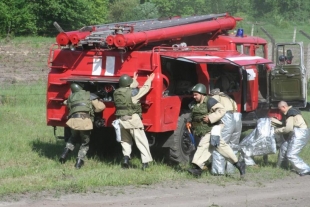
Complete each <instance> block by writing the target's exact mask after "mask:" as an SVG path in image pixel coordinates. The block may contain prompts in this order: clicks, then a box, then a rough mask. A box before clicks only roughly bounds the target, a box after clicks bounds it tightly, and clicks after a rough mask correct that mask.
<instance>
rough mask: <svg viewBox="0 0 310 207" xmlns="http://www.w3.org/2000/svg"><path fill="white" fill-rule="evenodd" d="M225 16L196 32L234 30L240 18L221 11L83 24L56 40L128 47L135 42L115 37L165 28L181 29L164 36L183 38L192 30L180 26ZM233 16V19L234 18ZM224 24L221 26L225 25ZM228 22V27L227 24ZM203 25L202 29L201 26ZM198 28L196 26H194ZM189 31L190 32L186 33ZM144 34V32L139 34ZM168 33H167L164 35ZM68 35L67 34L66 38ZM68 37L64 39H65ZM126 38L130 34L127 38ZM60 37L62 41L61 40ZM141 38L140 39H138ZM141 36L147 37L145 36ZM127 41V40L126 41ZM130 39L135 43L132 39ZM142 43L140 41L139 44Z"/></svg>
mask: <svg viewBox="0 0 310 207" xmlns="http://www.w3.org/2000/svg"><path fill="white" fill-rule="evenodd" d="M220 17H223V19H227V20H228V19H229V18H230V21H228V22H225V23H221V22H216V23H215V22H214V23H213V25H212V28H210V29H209V30H208V29H207V30H206V28H207V27H208V25H197V26H198V27H199V30H201V31H198V32H197V31H196V34H198V33H204V32H210V30H211V31H216V30H225V29H231V28H234V27H235V23H236V22H235V21H238V19H237V20H236V19H234V18H232V17H230V16H229V15H228V14H227V13H222V14H209V15H201V16H190V17H184V18H180V17H174V18H170V19H166V20H159V19H148V20H140V21H130V22H119V23H110V24H102V25H95V26H87V27H83V28H82V29H80V30H78V31H71V32H62V33H60V34H59V35H58V36H57V38H56V39H57V42H58V44H59V45H67V44H73V45H78V44H81V45H87V44H88V45H89V44H94V43H97V44H100V45H101V46H110V47H126V46H132V43H130V44H129V45H126V44H124V42H123V41H124V40H123V39H122V38H120V39H117V40H115V37H116V36H118V35H119V36H120V35H129V34H137V33H139V32H141V33H143V32H146V33H147V32H153V33H154V32H156V30H158V32H160V30H163V29H165V32H166V30H168V29H172V28H173V29H178V30H177V31H173V32H171V33H170V34H167V36H165V37H163V39H165V40H166V39H171V38H174V37H173V36H171V35H172V34H173V35H174V36H175V35H177V36H178V33H179V34H180V35H179V36H180V37H183V36H189V35H192V34H190V31H188V30H186V29H184V28H180V27H178V28H176V27H177V26H190V25H191V24H199V23H207V22H211V21H212V20H217V18H220ZM232 19H233V20H232ZM221 24H222V25H224V26H222V25H221ZM227 25H229V26H227ZM201 27H203V28H201ZM195 28H197V27H195ZM195 30H197V29H195ZM165 32H163V31H161V33H158V34H157V35H156V37H157V38H156V39H154V40H153V39H149V38H148V37H146V38H147V40H143V41H145V42H151V41H153V42H154V41H160V40H163V39H162V38H161V35H160V34H162V33H165ZM186 32H187V33H189V34H187V33H186ZM146 33H143V36H148V34H146ZM140 35H141V34H140ZM165 35H166V34H165ZM66 36H67V37H66ZM64 38H65V41H64ZM66 38H67V39H66ZM125 38H127V37H125ZM58 39H59V40H60V41H58ZM139 39H141V38H139ZM142 39H145V38H144V37H143V38H142ZM117 42H118V43H120V44H118V43H117ZM126 42H127V41H126ZM128 42H135V44H136V41H133V40H131V39H130V41H128ZM137 44H139V43H137Z"/></svg>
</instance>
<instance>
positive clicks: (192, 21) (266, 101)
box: [46, 14, 307, 162]
mask: <svg viewBox="0 0 310 207" xmlns="http://www.w3.org/2000/svg"><path fill="white" fill-rule="evenodd" d="M238 21H241V19H240V18H237V17H232V16H230V15H228V14H212V15H203V16H192V17H186V18H180V17H175V18H170V19H166V20H157V19H152V20H143V21H135V22H121V23H113V24H105V25H96V26H89V27H84V28H82V29H80V30H77V31H71V32H60V33H59V34H58V36H57V37H56V42H57V44H54V45H53V46H52V47H51V49H50V56H49V58H48V65H49V67H50V72H49V75H48V85H47V96H46V98H47V125H49V126H53V127H54V133H55V130H56V127H58V126H59V127H64V129H65V132H67V131H68V130H66V129H67V127H66V125H65V123H66V120H67V118H66V117H67V109H66V107H65V106H64V105H62V103H63V101H64V100H66V99H67V98H68V96H69V95H70V83H71V82H83V83H84V85H85V89H87V90H89V91H91V92H93V93H96V94H97V95H98V96H100V97H101V98H102V99H103V101H104V103H105V105H106V106H107V108H106V109H105V111H104V112H103V115H102V118H104V119H105V120H106V127H105V128H103V129H101V132H100V133H99V134H100V135H98V133H97V136H99V137H100V139H102V140H105V139H106V137H105V132H104V130H109V129H111V123H112V121H113V120H114V119H115V116H114V113H115V106H114V103H113V92H114V90H115V89H116V88H118V79H119V77H120V76H121V75H123V74H128V75H130V76H132V75H133V74H134V72H137V73H138V82H139V83H140V85H142V84H143V83H144V81H145V80H146V77H147V75H149V74H151V73H155V78H154V81H153V84H152V88H151V90H150V92H149V93H148V94H147V96H146V97H145V98H144V99H142V108H143V114H142V116H143V124H144V126H145V130H146V132H147V135H148V138H149V143H150V145H154V146H155V145H156V146H160V147H163V148H166V149H168V151H169V153H168V156H169V159H170V160H173V161H176V162H184V161H186V160H188V157H189V154H190V152H191V150H192V148H191V141H190V137H189V134H188V133H187V129H186V125H185V122H186V120H187V119H189V117H190V112H189V110H188V104H189V102H191V101H192V97H191V94H190V90H191V88H192V87H193V86H194V85H195V84H197V83H203V84H205V85H206V86H207V90H211V89H212V88H220V89H221V91H223V92H225V93H227V94H229V95H230V96H231V97H233V99H234V100H235V101H236V102H237V105H238V110H239V111H240V112H242V114H243V123H244V126H245V127H254V126H255V124H256V120H257V119H258V118H260V117H266V116H268V115H272V116H279V113H278V112H277V111H276V110H275V109H276V107H277V102H278V101H280V100H286V101H288V102H289V104H293V105H294V106H296V107H299V108H302V107H305V106H306V102H307V100H306V94H307V91H306V90H307V87H306V70H305V68H304V66H303V65H302V62H303V59H302V54H303V53H302V45H301V44H298V43H294V44H290V45H287V44H279V45H277V46H276V48H277V49H276V55H277V57H278V56H279V57H280V56H281V55H286V57H288V55H287V54H288V51H290V52H291V53H290V54H291V56H293V58H292V61H291V63H288V62H287V60H286V62H285V63H283V62H280V61H277V63H272V62H271V61H270V60H268V59H267V41H266V40H264V39H262V38H259V37H254V36H247V35H246V34H243V30H242V29H238V31H237V33H236V34H230V33H231V31H232V30H233V29H235V27H236V23H237V22H238ZM295 53H297V54H295ZM292 54H293V55H292ZM297 55H299V57H297ZM281 57H282V56H281ZM286 59H288V58H286ZM93 134H96V133H93ZM67 136H68V135H67V133H65V138H68V137H67ZM94 136H95V135H94ZM106 142H108V141H106ZM109 142H111V140H110V141H109ZM103 143H105V141H103Z"/></svg>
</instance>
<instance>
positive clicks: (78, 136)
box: [66, 129, 91, 160]
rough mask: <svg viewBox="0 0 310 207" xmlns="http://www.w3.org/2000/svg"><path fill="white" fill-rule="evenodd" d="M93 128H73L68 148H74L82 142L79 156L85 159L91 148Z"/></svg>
mask: <svg viewBox="0 0 310 207" xmlns="http://www.w3.org/2000/svg"><path fill="white" fill-rule="evenodd" d="M90 133H91V130H74V129H71V137H70V138H69V140H68V142H67V144H66V148H68V149H70V150H71V151H73V150H74V148H75V145H76V144H77V143H81V146H80V150H79V153H78V158H79V159H81V160H84V159H85V157H86V154H87V151H88V149H89V142H90Z"/></svg>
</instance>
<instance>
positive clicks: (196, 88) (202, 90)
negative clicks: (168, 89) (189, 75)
mask: <svg viewBox="0 0 310 207" xmlns="http://www.w3.org/2000/svg"><path fill="white" fill-rule="evenodd" d="M192 92H197V93H200V94H203V95H206V94H207V89H206V86H205V85H203V84H202V83H198V84H196V85H195V86H194V87H193V88H192Z"/></svg>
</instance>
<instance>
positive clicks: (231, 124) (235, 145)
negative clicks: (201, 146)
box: [211, 112, 242, 175]
mask: <svg viewBox="0 0 310 207" xmlns="http://www.w3.org/2000/svg"><path fill="white" fill-rule="evenodd" d="M241 119H242V114H241V113H238V112H235V113H226V114H225V115H224V116H223V118H222V119H221V121H222V122H223V123H224V128H223V129H222V133H221V136H222V139H223V141H225V142H226V143H227V144H229V145H230V147H231V148H232V150H233V151H234V153H235V154H237V152H238V150H239V140H240V135H241V130H242V120H241ZM234 170H235V167H234V166H233V164H231V163H230V162H227V161H226V160H225V158H224V157H223V156H222V155H220V153H218V152H217V151H216V150H214V152H213V153H212V169H211V172H212V174H215V175H224V174H225V172H226V173H227V174H232V173H234Z"/></svg>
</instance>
